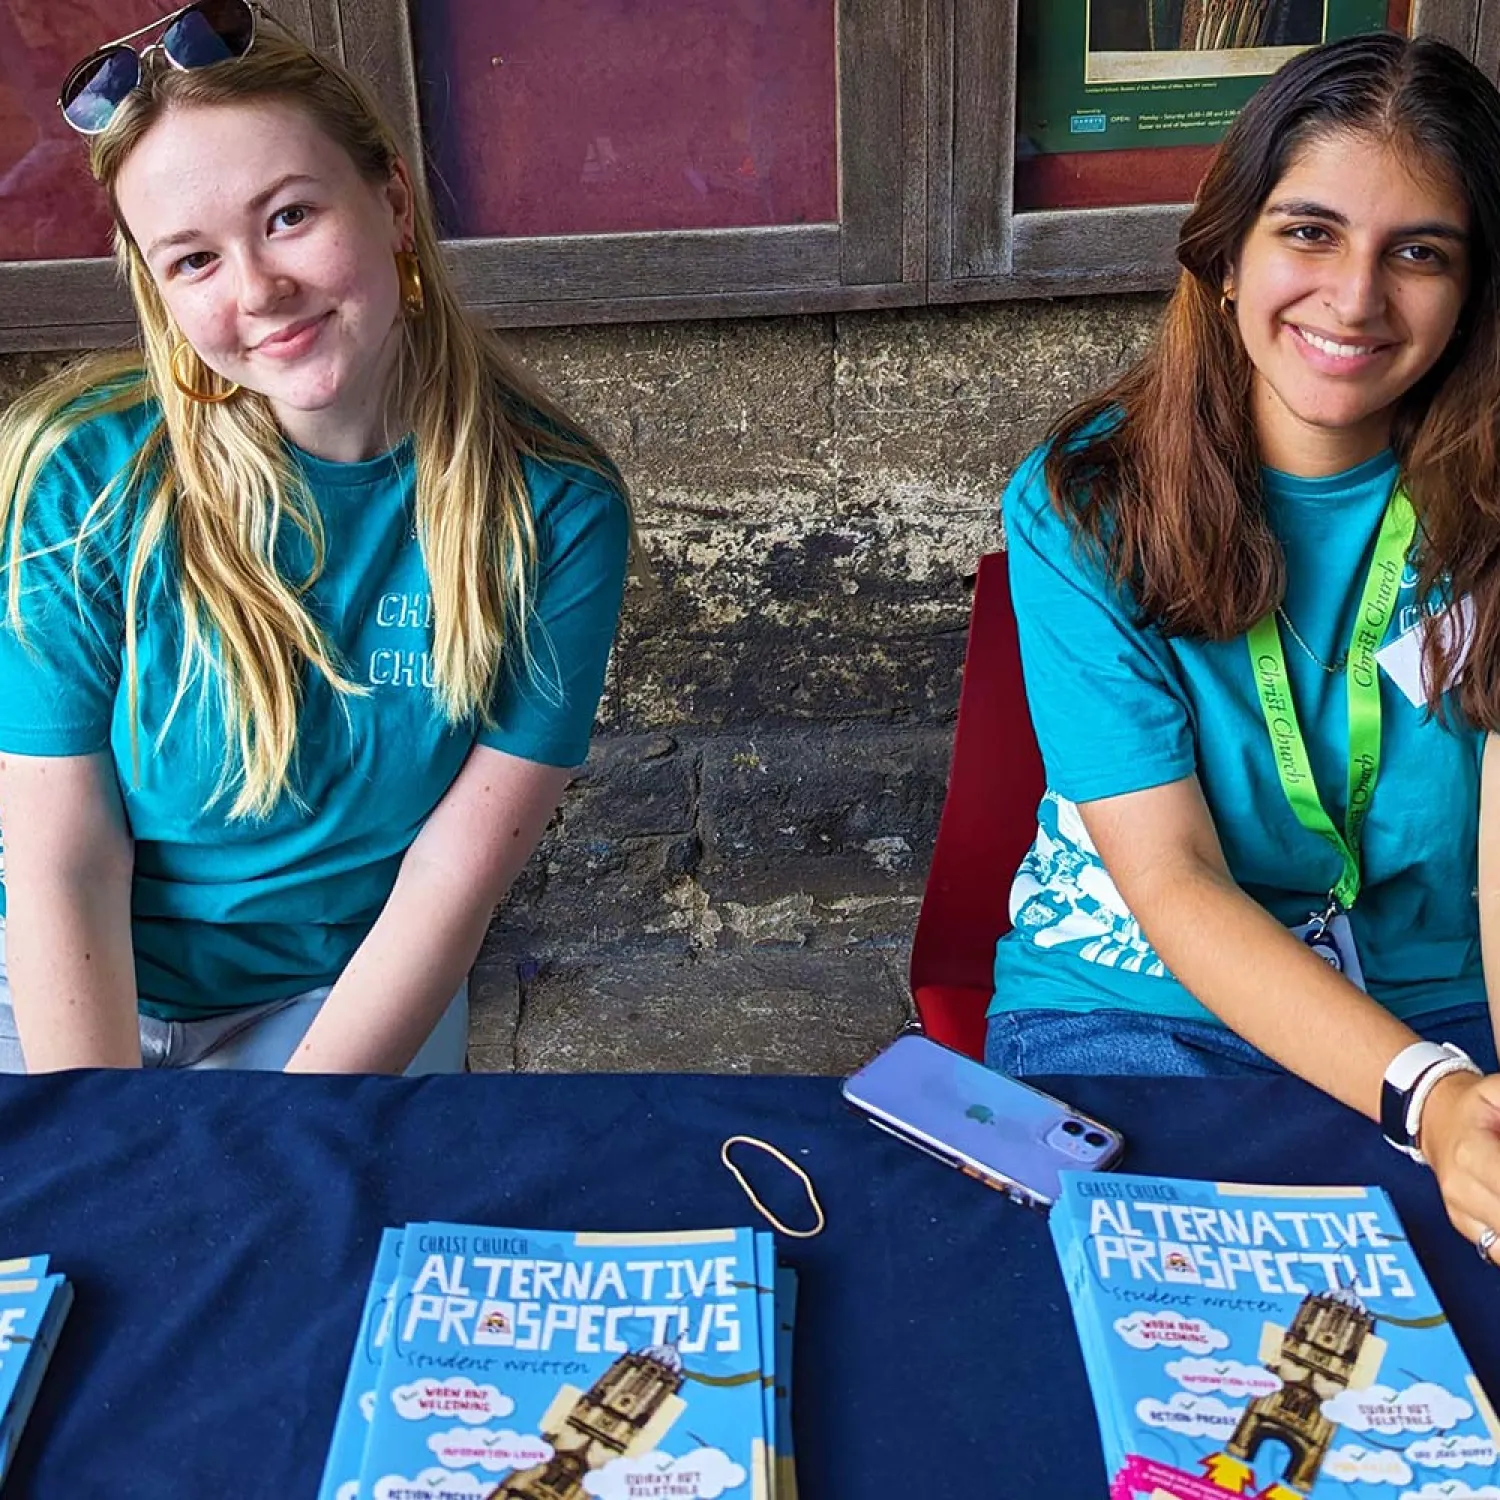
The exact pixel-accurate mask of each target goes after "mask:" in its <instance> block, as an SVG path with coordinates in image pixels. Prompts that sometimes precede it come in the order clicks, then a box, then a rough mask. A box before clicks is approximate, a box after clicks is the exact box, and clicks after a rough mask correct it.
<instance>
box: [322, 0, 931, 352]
mask: <svg viewBox="0 0 1500 1500" xmlns="http://www.w3.org/2000/svg"><path fill="white" fill-rule="evenodd" d="M419 3H421V0H312V4H313V5H314V8H315V11H316V13H317V19H316V22H315V24H316V26H317V28H318V31H317V33H316V34H318V35H320V36H322V35H324V34H328V33H332V34H335V35H336V37H337V43H338V47H339V50H340V53H341V55H342V56H343V57H344V58H345V60H346V61H347V62H348V63H349V64H350V66H351V67H352V68H353V69H354V71H355V72H357V73H358V74H359V75H360V76H361V77H363V78H365V79H366V80H368V81H369V82H370V83H371V85H372V86H373V88H374V90H375V92H376V95H377V97H378V98H379V99H380V101H381V104H382V105H383V107H384V108H385V110H386V112H387V114H388V115H389V116H390V118H391V119H392V120H394V121H395V122H396V123H397V126H398V128H399V130H400V131H401V133H402V136H403V139H404V141H405V143H406V146H407V148H408V152H409V154H410V155H411V157H412V159H413V160H421V159H422V158H421V154H420V153H419V152H417V151H416V150H415V146H416V143H417V141H418V138H419V132H420V124H419V117H418V101H417V83H416V60H415V56H414V51H413V43H412V34H411V26H410V23H409V19H408V17H409V14H410V12H409V6H411V5H415V4H419ZM927 4H928V0H837V17H838V75H839V76H838V100H839V108H838V137H839V221H838V222H837V223H832V224H799V225H787V226H772V227H767V228H753V229H714V230H662V231H654V232H650V233H635V234H610V235H581V234H580V235H547V236H536V237H528V238H516V239H498V238H496V239H477V238H476V239H457V240H451V241H449V242H448V246H447V248H448V254H449V257H450V264H451V265H452V267H453V270H454V272H455V274H456V277H457V280H458V285H459V290H460V293H461V295H462V296H463V298H464V301H465V303H466V304H467V305H468V306H470V307H472V308H473V309H474V310H475V312H476V313H477V314H478V315H479V316H480V317H481V318H483V319H485V320H486V321H487V322H491V323H496V324H502V325H505V326H508V327H518V326H524V325H533V324H547V323H602V322H621V321H633V320H647V319H656V318H684V317H734V316H742V315H748V314H756V313H797V312H818V311H826V310H829V309H836V308H858V307H899V306H910V305H914V304H917V303H920V302H922V301H923V300H924V298H925V295H926V278H927V266H926V222H927V203H926V196H927V183H926V149H927V146H926V136H927V100H926V76H925V72H926V30H925V22H926V11H927ZM601 288H608V289H609V292H608V295H603V296H601V295H600V289H601Z"/></svg>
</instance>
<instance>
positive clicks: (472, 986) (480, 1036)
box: [469, 959, 521, 1073]
mask: <svg viewBox="0 0 1500 1500" xmlns="http://www.w3.org/2000/svg"><path fill="white" fill-rule="evenodd" d="M520 1020H521V984H520V979H519V978H518V976H517V974H516V966H515V964H514V963H511V962H506V961H505V960H504V959H501V960H498V961H492V962H488V963H486V962H480V963H477V964H475V965H474V969H473V972H472V973H471V974H470V975H469V1067H470V1068H471V1069H472V1070H473V1071H474V1072H476V1073H510V1072H514V1071H515V1067H516V1030H517V1027H518V1026H519V1025H520Z"/></svg>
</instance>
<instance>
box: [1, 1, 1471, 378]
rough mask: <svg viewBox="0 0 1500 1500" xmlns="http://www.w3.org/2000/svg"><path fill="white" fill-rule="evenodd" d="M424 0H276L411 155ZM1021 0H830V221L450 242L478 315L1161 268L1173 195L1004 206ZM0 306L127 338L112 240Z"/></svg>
mask: <svg viewBox="0 0 1500 1500" xmlns="http://www.w3.org/2000/svg"><path fill="white" fill-rule="evenodd" d="M418 3H421V0H276V9H277V13H278V15H280V16H282V17H283V18H284V19H285V20H287V22H288V23H289V24H290V25H292V26H293V27H294V28H296V29H297V30H298V31H299V32H300V33H301V34H302V35H304V36H309V37H311V38H312V40H313V41H314V43H315V44H316V45H318V46H320V47H323V48H325V49H327V50H330V51H333V52H335V53H337V54H338V55H340V56H342V57H344V58H345V59H346V60H347V61H348V62H349V63H350V64H351V66H352V67H353V68H354V69H355V71H356V72H358V73H360V74H361V75H362V76H363V77H365V78H366V79H367V80H368V81H369V82H370V83H371V84H372V86H373V87H374V90H375V92H376V94H377V96H378V97H379V98H380V100H381V103H382V104H383V106H384V107H385V109H386V110H387V112H388V113H389V115H390V116H391V118H392V119H393V121H394V122H395V124H396V126H397V129H398V131H399V132H400V134H401V138H402V141H403V143H404V145H405V148H406V150H407V152H408V155H409V157H410V159H411V160H412V161H413V163H416V164H418V169H419V170H420V164H421V163H422V161H423V153H422V151H421V150H420V125H419V115H418V104H417V83H416V67H415V53H414V47H413V42H412V35H411V27H410V24H409V14H410V12H409V6H411V5H413V4H418ZM1017 3H1018V0H837V7H838V8H837V15H838V26H839V41H838V69H839V79H838V88H839V119H838V131H839V153H840V173H839V202H840V220H839V222H838V223H835V224H807V225H789V226H778V227H770V228H753V229H716V230H706V231H698V230H664V231H659V232H654V233H645V234H614V235H554V236H545V237H536V238H525V239H458V240H452V241H449V242H448V243H447V245H446V247H445V248H446V253H447V255H448V257H449V260H450V263H451V265H452V266H453V269H454V271H455V273H456V276H457V279H458V284H459V288H460V291H461V293H462V295H463V296H464V298H465V300H466V302H467V303H468V304H469V305H470V306H471V307H473V308H474V309H475V311H476V312H477V313H478V314H479V316H481V317H482V318H484V319H485V320H486V321H488V322H491V323H495V324H499V325H505V326H512V327H520V326H527V325H539V324H567V323H604V322H624V321H636V320H641V321H646V320H655V319H670V318H687V317H742V316H752V315H757V314H767V313H813V312H828V311H840V310H844V309H857V308H881V307H903V306H915V305H918V304H922V303H927V302H930V303H953V302H970V301H985V300H993V299H1001V298H1013V297H1036V296H1043V297H1049V296H1062V295H1078V294H1086V293H1100V292H1126V291H1147V290H1157V289H1160V288H1163V287H1166V286H1168V285H1170V284H1171V281H1172V279H1173V276H1174V273H1175V263H1174V260H1173V246H1174V242H1175V239H1176V233H1177V228H1178V225H1179V224H1180V223H1181V220H1182V215H1183V213H1184V212H1185V205H1183V204H1180V203H1179V204H1165V205H1153V206H1149V207H1140V208H1098V209H1060V210H1037V211H1029V212H1024V213H1017V212H1015V210H1014V208H1013V205H1012V189H1013V180H1014V169H1015V138H1016V132H1015V127H1014V121H1015V89H1016V16H1017ZM1413 3H1414V27H1415V29H1416V30H1417V31H1419V32H1422V33H1427V34H1434V35H1438V36H1442V37H1444V38H1445V39H1446V40H1448V41H1451V42H1453V43H1454V44H1455V45H1457V46H1459V47H1460V48H1461V49H1462V50H1464V51H1465V52H1467V53H1469V54H1470V55H1471V56H1473V57H1475V58H1476V60H1477V61H1478V62H1479V64H1480V65H1481V66H1482V67H1483V68H1484V69H1485V71H1486V72H1487V73H1488V74H1489V75H1490V76H1491V77H1495V76H1497V74H1500V0H1413ZM80 149H82V147H81V146H80ZM601 288H608V289H609V290H608V295H600V289H601ZM0 309H4V312H3V314H0V319H3V324H0V352H4V351H11V350H46V349H64V348H78V347H99V346H103V345H107V344H115V343H123V342H128V341H129V340H130V339H131V338H133V337H134V336H135V320H134V317H133V315H132V313H131V309H130V304H129V299H128V297H127V295H126V293H125V291H124V288H123V287H122V286H121V285H120V284H119V280H118V278H117V276H116V274H115V270H114V266H113V263H112V262H111V261H110V260H108V259H93V260H49V261H11V262H0Z"/></svg>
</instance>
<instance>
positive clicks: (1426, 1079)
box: [1406, 1047, 1484, 1166]
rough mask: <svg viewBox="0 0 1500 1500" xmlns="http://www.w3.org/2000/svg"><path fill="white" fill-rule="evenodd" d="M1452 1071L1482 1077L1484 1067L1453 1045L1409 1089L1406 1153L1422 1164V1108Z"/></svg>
mask: <svg viewBox="0 0 1500 1500" xmlns="http://www.w3.org/2000/svg"><path fill="white" fill-rule="evenodd" d="M1452 1073H1477V1074H1479V1075H1480V1076H1481V1077H1483V1076H1484V1069H1483V1068H1481V1067H1480V1066H1479V1064H1478V1063H1476V1062H1475V1061H1474V1059H1473V1058H1472V1057H1470V1056H1469V1055H1468V1053H1467V1052H1460V1051H1459V1050H1458V1049H1457V1048H1456V1047H1455V1048H1454V1050H1453V1054H1452V1055H1451V1056H1449V1057H1446V1058H1444V1059H1443V1061H1442V1062H1436V1063H1433V1065H1432V1066H1431V1067H1430V1068H1428V1070H1427V1071H1426V1072H1425V1073H1424V1074H1423V1075H1422V1076H1421V1078H1419V1079H1418V1080H1417V1084H1416V1087H1415V1088H1414V1089H1412V1091H1411V1103H1410V1104H1408V1105H1407V1106H1406V1133H1407V1135H1408V1136H1410V1138H1411V1146H1410V1148H1409V1150H1408V1152H1407V1154H1408V1155H1409V1156H1410V1157H1411V1159H1412V1160H1413V1161H1419V1162H1421V1163H1422V1165H1423V1166H1426V1165H1427V1158H1426V1157H1425V1156H1423V1155H1422V1149H1421V1147H1420V1146H1419V1145H1418V1142H1419V1141H1420V1140H1421V1138H1422V1137H1421V1130H1422V1110H1423V1109H1424V1108H1425V1107H1426V1104H1427V1096H1428V1095H1429V1094H1430V1093H1431V1092H1432V1091H1433V1089H1434V1087H1435V1086H1436V1085H1437V1084H1438V1083H1439V1082H1441V1081H1442V1080H1443V1079H1444V1078H1447V1077H1448V1076H1449V1075H1450V1074H1452Z"/></svg>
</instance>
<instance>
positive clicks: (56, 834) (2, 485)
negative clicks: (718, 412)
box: [0, 0, 630, 1072]
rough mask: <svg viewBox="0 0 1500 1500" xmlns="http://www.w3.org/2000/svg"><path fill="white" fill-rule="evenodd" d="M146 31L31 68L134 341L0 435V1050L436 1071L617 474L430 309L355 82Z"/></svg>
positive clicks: (468, 330)
mask: <svg viewBox="0 0 1500 1500" xmlns="http://www.w3.org/2000/svg"><path fill="white" fill-rule="evenodd" d="M148 31H149V33H150V36H149V38H148V41H149V45H148V44H147V42H143V41H142V40H141V37H142V35H143V34H142V33H136V34H132V35H131V36H130V37H127V38H124V39H122V40H120V41H118V42H114V43H110V44H109V45H107V46H105V47H104V48H102V49H101V50H100V51H99V52H97V53H95V54H93V55H92V56H91V57H89V58H87V59H85V60H84V61H83V62H82V63H80V64H79V65H78V67H77V68H75V69H74V70H73V72H72V73H71V74H70V75H69V78H68V80H67V81H66V83H65V85H64V88H63V93H62V97H61V99H60V101H59V102H60V104H61V106H62V108H63V112H64V114H65V115H66V116H67V118H68V121H69V123H70V124H72V125H73V126H74V127H75V129H78V130H80V131H81V132H82V133H83V134H85V135H87V136H88V137H89V138H90V144H91V165H92V168H93V171H94V174H95V176H96V177H97V178H98V180H99V181H100V183H101V184H102V185H103V186H104V188H105V190H106V192H107V194H108V196H109V200H110V203H111V206H112V208H113V211H114V216H115V222H116V226H117V227H116V245H117V252H118V258H119V261H120V265H121V267H122V269H123V272H124V274H125V277H126V279H127V281H128V283H129V286H130V289H131V293H132V295H133V298H134V300H135V304H136V308H137V310H138V313H139V318H140V324H141V333H142V346H143V352H142V354H140V355H129V356H126V355H114V356H108V357H99V358H95V359H93V360H91V361H88V362H85V363H84V364H83V365H82V366H81V367H78V368H75V369H72V370H69V371H67V372H65V373H64V374H63V375H61V376H59V377H57V378H56V379H54V380H52V381H50V382H49V383H48V384H47V385H46V386H44V387H43V388H41V389H40V390H38V391H36V392H33V393H32V394H31V395H30V396H29V397H27V398H26V399H25V400H23V401H22V402H20V403H18V405H17V406H16V407H15V408H14V409H13V410H12V411H11V412H10V413H8V414H7V417H6V419H5V422H4V426H3V430H0V581H3V585H4V589H5V594H4V601H3V604H4V607H3V610H0V832H3V838H4V869H3V897H4V907H3V922H4V926H3V930H0V1069H5V1070H9V1071H20V1070H23V1069H27V1070H31V1071H40V1070H46V1069H56V1068H68V1067H81V1066H106V1067H135V1066H140V1065H141V1064H142V1063H143V1062H145V1063H146V1064H148V1065H161V1064H165V1065H186V1066H192V1065H199V1064H202V1065H208V1066H246V1067H271V1068H275V1067H283V1066H284V1067H286V1068H287V1069H289V1070H298V1071H323V1072H346V1071H394V1072H400V1071H402V1070H408V1071H414V1072H430V1071H448V1070H453V1069H457V1068H461V1067H462V1065H463V1056H464V1037H465V1032H466V1025H467V1001H466V995H465V982H466V975H467V972H468V969H469V967H470V965H471V964H472V962H473V960H474V957H475V954H476V953H477V951H478V948H479V944H480V941H481V939H482V937H483V934H484V932H485V928H486V925H487V923H488V921H489V917H490V914H491V911H492V909H493V907H494V905H495V903H496V902H497V901H498V900H499V899H500V898H501V897H502V896H503V895H504V893H505V891H506V889H507V888H508V887H509V885H510V884H511V881H512V880H513V879H514V877H515V875H516V873H517V872H518V871H519V870H520V868H521V866H522V865H523V864H524V862H525V861H526V859H527V858H528V856H529V855H530V853H531V851H532V850H533V848H534V847H535V846H536V843H537V841H538V839H539V838H540V836H541V833H542V830H543V829H544V827H545V826H546V824H547V822H548V820H549V818H550V817H551V815H552V813H553V811H554V810H555V808H556V807H557V804H558V801H559V799H560V797H561V794H562V791H563V788H564V786H565V785H566V783H567V780H568V777H569V774H570V768H572V767H574V766H576V765H577V764H578V763H579V762H581V761H582V760H583V758H584V756H585V754H586V750H587V744H588V735H589V730H590V727H591V724H592V721H593V716H594V712H595V708H596V706H597V703H598V699H599V695H600V692H601V689H602V684H603V679H604V671H605V662H606V657H607V655H608V651H609V647H610V643H611V641H612V639H613V635H614V629H615V624H616V619H617V616H618V612H619V605H620V598H621V590H622V586H623V578H624V570H625V561H626V555H627V552H628V547H629V535H630V521H629V514H628V511H627V506H626V501H625V498H624V494H623V489H622V486H621V483H620V480H619V477H618V475H617V473H616V471H615V469H614V467H613V465H612V464H611V463H610V461H609V459H608V458H607V457H606V455H605V454H604V453H603V452H602V451H601V450H600V449H599V448H598V447H597V446H596V445H595V444H594V443H593V442H592V441H591V440H590V439H589V438H588V437H587V436H586V435H584V434H583V433H582V432H581V431H580V430H579V428H578V427H577V425H576V424H575V423H573V422H572V421H571V420H570V419H569V418H568V417H567V416H566V415H565V414H564V413H563V412H561V411H560V410H559V409H558V408H556V407H555V406H554V405H552V404H551V403H550V402H549V401H547V400H546V398H545V397H543V396H542V395H541V394H540V393H539V392H537V391H535V390H533V389H532V388H531V387H530V386H528V385H527V384H526V383H524V382H523V381H522V380H521V379H520V378H519V377H518V375H517V374H516V373H515V372H514V371H513V370H512V369H511V368H510V367H509V365H508V364H507V363H506V361H505V359H504V358H503V357H502V355H501V354H500V352H499V351H498V350H497V348H496V346H495V345H494V344H493V343H492V342H491V340H490V339H489V338H488V337H487V336H486V335H484V334H483V333H482V332H480V331H478V330H477V329H475V328H474V327H472V326H471V325H470V323H469V322H468V321H467V320H466V318H465V316H464V315H463V313H462V312H461V311H460V309H459V307H458V304H457V301H456V299H455V295H454V292H453V289H452V287H451V285H450V284H449V281H448V278H447V276H446V274H445V272H444V269H443V265H442V261H441V258H440V256H439V253H438V248H437V241H436V235H435V230H434V227H433V221H432V215H431V210H430V208H429V206H428V204H427V202H426V200H425V198H424V197H423V195H422V193H421V191H420V190H419V189H418V188H417V186H416V185H415V184H414V182H413V180H412V176H411V173H410V171H409V170H408V168H407V166H406V164H405V163H404V162H403V161H402V159H401V157H400V155H399V153H398V151H397V149H396V146H395V143H394V139H393V136H392V134H391V132H390V130H389V128H388V127H387V126H386V125H385V124H384V123H383V122H382V121H381V120H380V118H379V116H378V114H377V113H376V111H375V109H374V107H373V106H372V104H371V102H370V100H369V98H368V97H367V95H366V93H365V91H364V90H363V89H362V88H361V87H360V85H359V84H358V83H357V82H356V81H355V80H354V79H352V78H351V77H350V76H349V75H348V74H347V73H346V72H345V71H344V70H343V69H342V68H340V67H339V66H338V65H336V64H335V63H332V62H330V61H329V60H327V59H325V58H323V57H321V56H319V55H318V54H316V53H314V52H312V51H310V50H309V49H308V48H306V47H305V46H303V45H302V44H301V43H300V42H298V41H296V40H295V39H294V38H293V37H291V36H290V35H288V34H287V33H286V32H285V31H283V30H282V29H281V28H279V27H277V26H275V25H274V23H272V22H271V21H270V20H269V18H267V17H266V16H265V15H264V14H263V13H262V12H260V11H258V10H257V9H253V8H252V7H251V6H249V5H247V4H246V3H245V0H200V3H198V4H195V5H190V6H188V7H186V8H185V9H184V10H181V11H178V12H177V13H175V14H174V15H172V16H169V17H166V18H163V20H162V21H160V22H157V23H156V24H155V25H154V26H153V27H151V28H148ZM138 47H139V48H140V49H141V50H139V51H138V50H137V48H138Z"/></svg>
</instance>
